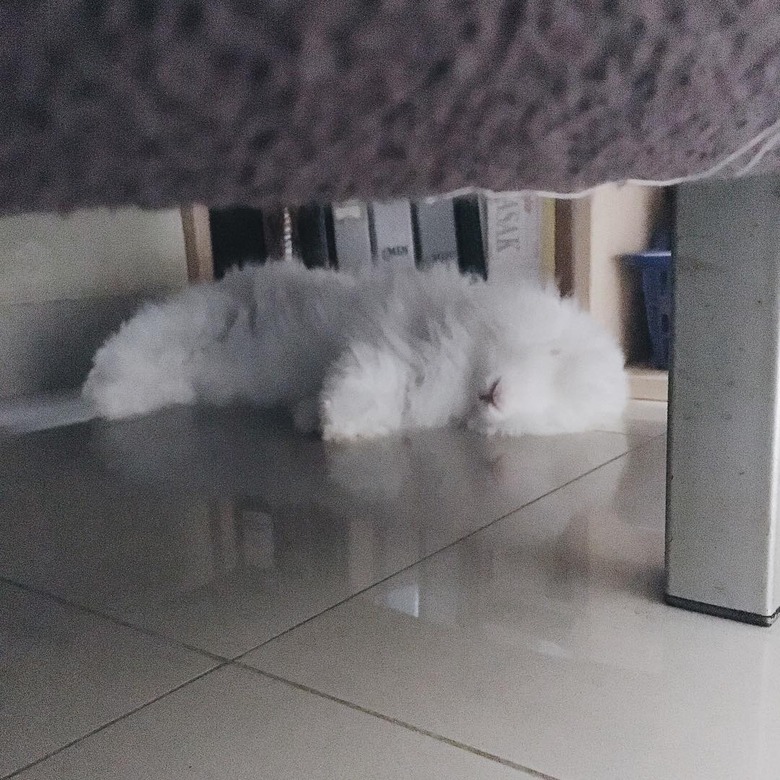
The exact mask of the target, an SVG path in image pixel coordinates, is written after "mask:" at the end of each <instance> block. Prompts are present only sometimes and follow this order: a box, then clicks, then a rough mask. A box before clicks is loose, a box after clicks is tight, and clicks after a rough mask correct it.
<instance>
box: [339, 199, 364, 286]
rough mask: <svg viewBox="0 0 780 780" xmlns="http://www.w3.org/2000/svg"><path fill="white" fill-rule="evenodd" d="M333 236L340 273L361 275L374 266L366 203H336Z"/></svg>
mask: <svg viewBox="0 0 780 780" xmlns="http://www.w3.org/2000/svg"><path fill="white" fill-rule="evenodd" d="M333 234H334V238H335V244H336V265H337V267H338V269H339V271H345V272H347V273H352V274H359V273H362V272H364V271H366V270H368V269H369V268H370V267H371V266H372V264H373V262H372V259H371V230H370V227H369V221H368V206H367V205H366V204H365V203H363V202H362V201H359V200H349V201H344V202H343V203H334V204H333Z"/></svg>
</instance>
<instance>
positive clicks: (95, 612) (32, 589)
mask: <svg viewBox="0 0 780 780" xmlns="http://www.w3.org/2000/svg"><path fill="white" fill-rule="evenodd" d="M602 433H613V434H615V435H616V436H623V437H625V438H627V437H628V436H629V435H630V434H625V433H618V432H617V431H602ZM664 435H665V434H664V433H659V434H655V435H654V436H650V437H643V438H642V439H641V440H640V441H637V443H636V444H635V445H633V446H631V447H629V448H628V449H627V450H626V451H625V452H622V453H621V454H620V455H616V456H614V457H613V458H610V459H609V460H606V461H604V462H603V463H600V464H599V465H598V466H594V467H593V468H591V469H588V471H585V472H583V473H582V474H579V475H578V476H576V477H573V478H572V479H570V480H568V481H567V482H564V483H563V484H562V485H558V486H557V487H555V488H553V489H552V490H548V491H547V492H546V493H544V494H543V495H541V496H537V497H536V498H534V499H531V500H530V501H527V502H526V503H524V504H521V505H520V506H518V507H515V508H514V509H510V510H508V511H507V512H505V513H504V514H502V515H501V516H499V517H497V518H495V519H494V520H491V521H490V522H489V523H487V524H486V525H483V526H480V527H479V528H475V529H474V530H473V531H470V532H469V533H468V534H466V535H465V536H461V537H459V538H457V539H455V540H454V541H452V542H449V543H448V544H446V545H444V546H443V547H441V548H439V549H437V550H433V551H432V552H430V553H428V554H427V555H424V556H423V557H422V558H420V559H419V560H417V561H413V562H412V563H409V564H407V565H406V566H403V567H401V568H400V569H398V570H397V571H394V572H391V573H390V574H388V575H386V576H385V577H382V578H381V579H379V580H377V581H376V582H372V583H370V584H369V585H366V586H365V587H364V588H361V589H360V590H358V591H356V592H355V593H351V594H349V595H348V596H345V597H344V598H343V599H340V600H339V601H337V602H336V603H335V604H331V605H330V606H329V607H325V609H323V610H321V611H320V612H317V613H316V614H315V615H311V616H310V617H308V618H305V619H304V620H302V621H300V622H299V623H296V624H295V625H294V626H291V627H290V628H286V629H284V631H281V632H279V633H278V634H275V635H274V636H272V637H270V638H269V639H266V640H264V641H262V642H260V643H259V644H257V645H254V646H253V647H250V648H249V649H248V650H244V651H243V652H241V653H239V654H238V655H235V656H222V655H219V654H218V653H213V652H211V651H210V650H205V649H203V648H201V647H197V646H195V645H190V644H188V643H187V642H182V641H181V640H178V639H174V638H172V637H169V636H166V635H165V634H161V633H159V632H157V631H154V630H153V629H151V628H147V627H146V626H142V625H138V624H136V623H131V622H130V621H129V620H127V619H125V618H122V617H119V616H118V615H113V614H111V613H110V612H103V611H101V610H99V609H96V608H95V607H90V606H88V605H86V604H81V603H79V602H76V601H71V600H70V599H67V598H65V597H64V596H60V595H59V594H57V593H54V592H52V591H49V590H46V589H44V588H41V587H37V586H34V585H29V584H27V583H24V582H20V581H18V580H15V579H13V578H11V577H6V576H4V575H2V574H0V582H5V583H7V584H8V585H12V586H14V587H16V588H19V589H21V590H24V591H27V592H29V593H32V594H34V595H36V596H39V597H41V598H45V599H51V600H52V601H54V602H56V603H57V604H60V605H62V606H65V607H70V608H71V609H76V610H79V611H81V612H83V613H85V614H88V615H92V616H93V617H95V618H99V619H102V620H106V621H108V622H110V623H113V624H115V625H118V626H121V627H123V628H128V629H130V630H132V631H137V632H138V633H141V634H144V635H146V636H149V637H153V638H155V639H159V640H162V641H164V642H166V643H168V644H170V645H172V646H177V647H181V648H184V649H185V650H188V651H190V652H193V653H198V654H199V655H202V656H205V657H207V658H210V659H211V660H213V661H216V662H218V663H219V664H225V663H230V662H232V661H239V660H240V659H242V658H244V657H245V656H247V655H249V654H250V653H253V652H255V650H259V649H260V648H261V647H264V646H265V645H267V644H268V643H269V642H273V641H275V640H276V639H279V638H281V637H283V636H284V635H285V634H288V633H289V632H290V631H294V630H296V629H298V628H300V627H301V626H304V625H306V623H309V622H310V621H312V620H316V619H317V618H318V617H321V616H322V615H324V614H326V613H327V612H330V611H331V610H332V609H336V608H337V607H340V606H341V605H342V604H345V603H346V602H347V601H349V600H350V599H353V598H355V597H356V596H360V595H362V594H363V593H365V592H367V591H369V590H371V589H372V588H375V587H377V586H378V585H382V584H384V583H385V582H387V581H388V580H390V579H392V578H393V577H397V576H398V575H399V574H403V573H404V572H406V571H408V570H409V569H411V568H412V567H414V566H416V565H417V564H419V563H424V562H425V561H427V560H428V559H429V558H432V557H433V556H434V555H438V554H439V553H440V552H444V551H445V550H448V549H450V548H451V547H453V546H455V545H456V544H459V543H460V542H463V541H465V540H467V539H469V538H471V537H472V536H474V535H475V534H478V533H480V532H481V531H484V530H486V529H488V528H490V527H491V526H493V525H494V524H495V523H499V522H501V521H502V520H506V518H508V517H509V516H510V515H513V514H515V512H520V511H521V510H523V509H526V508H527V507H530V506H533V505H534V504H535V503H537V502H538V501H541V500H542V499H545V498H547V497H549V496H551V495H552V494H553V493H555V492H557V491H558V490H562V489H563V488H565V487H568V486H569V485H571V484H573V483H574V482H577V481H578V480H580V479H582V478H584V477H587V476H588V475H590V474H592V473H593V472H595V471H598V469H600V468H603V467H604V466H608V465H609V464H610V463H614V462H615V461H616V460H619V459H620V458H623V457H625V456H626V455H628V453H630V452H633V451H634V450H637V449H640V448H641V447H644V446H645V445H647V444H650V443H651V442H653V441H656V440H657V439H660V438H661V437H663V436H664ZM0 780H6V778H0Z"/></svg>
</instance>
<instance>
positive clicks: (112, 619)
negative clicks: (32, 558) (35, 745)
mask: <svg viewBox="0 0 780 780" xmlns="http://www.w3.org/2000/svg"><path fill="white" fill-rule="evenodd" d="M0 582H4V583H6V584H7V585H11V586H13V587H15V588H19V590H23V591H25V592H27V593H32V594H33V595H34V596H38V597H39V598H43V599H48V600H50V601H53V602H55V603H56V604H59V605H60V606H62V607H69V608H71V609H75V610H78V611H79V612H83V613H84V614H86V615H91V616H92V617H94V618H98V619H100V620H105V621H107V622H108V623H112V624H113V625H116V626H120V627H121V628H127V629H129V630H130V631H134V632H136V633H138V634H143V635H144V636H148V637H152V638H154V639H159V640H161V641H163V642H165V643H166V644H168V645H171V646H173V647H176V648H179V649H184V650H188V651H189V652H191V653H196V654H198V655H201V656H204V657H206V658H208V659H210V660H212V661H216V662H217V663H219V664H226V663H229V662H230V661H231V660H232V659H231V658H229V657H227V656H222V655H218V654H217V653H212V652H211V651H209V650H204V649H203V648H200V647H195V646H194V645H190V644H187V643H186V642H182V641H181V640H179V639H172V638H171V637H168V636H165V634H160V633H158V632H157V631H153V630H152V629H150V628H146V627H144V626H138V625H136V624H135V623H130V622H129V621H127V620H125V619H124V618H121V617H118V616H117V615H112V614H111V613H110V612H102V611H100V610H99V609H95V608H94V607H90V606H88V605H86V604H79V603H78V602H75V601H70V600H69V599H66V598H65V597H64V596H60V595H58V594H57V593H52V592H51V591H48V590H45V589H43V588H39V587H37V586H35V585H28V584H27V583H24V582H19V581H18V580H15V579H12V578H11V577H4V576H2V575H0ZM0 780H5V778H0Z"/></svg>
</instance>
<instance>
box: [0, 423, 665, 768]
mask: <svg viewBox="0 0 780 780" xmlns="http://www.w3.org/2000/svg"><path fill="white" fill-rule="evenodd" d="M619 435H624V434H619ZM663 436H664V434H663V433H661V434H657V435H655V436H651V437H646V438H643V440H641V441H639V442H637V443H636V444H635V445H634V446H631V447H629V448H628V449H626V451H625V452H622V453H620V454H619V455H616V456H614V457H612V458H609V459H608V460H606V461H604V462H603V463H600V464H599V465H598V466H594V467H593V468H591V469H588V470H587V471H585V472H583V473H582V474H579V475H578V476H576V477H574V478H572V479H570V480H568V481H567V482H564V483H563V484H562V485H559V486H557V487H555V488H553V489H552V490H549V491H547V492H546V493H544V494H543V495H541V496H538V497H537V498H535V499H532V500H531V501H528V502H526V503H525V504H522V505H521V506H519V507H517V508H515V509H512V510H510V511H508V512H506V513H504V514H503V515H501V516H500V517H498V518H496V519H495V520H492V521H490V522H489V523H487V524H486V525H484V526H481V527H480V528H477V529H474V530H473V531H471V532H469V533H468V534H465V535H464V536H462V537H460V538H458V539H456V540H454V541H452V542H450V543H449V544H447V545H444V546H443V547H441V548H440V549H438V550H434V551H433V552H431V553H428V554H427V555H425V556H423V557H422V558H420V559H419V560H418V561H415V562H413V563H410V564H409V565H407V566H404V567H402V568H401V569H399V570H398V571H396V572H393V573H392V574H389V575H387V576H386V577H383V578H382V579H380V580H378V581H377V582H374V583H372V584H371V585H368V586H366V587H365V588H362V589H361V590H359V591H357V592H356V593H353V594H351V595H350V596H347V597H345V598H344V599H341V600H340V601H339V602H337V603H336V604H333V605H331V606H330V607H327V608H326V609H324V610H322V611H321V612H319V613H317V614H316V615H313V616H311V617H309V618H307V619H306V620H303V621H301V622H300V623H297V624H296V625H295V626H292V627H291V628H288V629H285V630H284V631H282V632H280V633H279V634H277V635H275V636H274V637H271V638H270V639H268V640H266V641H264V642H261V643H260V644H258V645H256V646H255V647H253V648H250V649H249V650H247V651H245V652H243V653H241V654H239V655H237V656H235V657H234V658H232V659H230V658H227V657H224V656H220V655H217V654H216V653H211V652H210V651H207V650H203V649H202V648H198V647H194V646H192V645H189V644H187V643H185V642H181V641H179V640H176V639H172V638H170V637H167V636H165V635H163V634H159V633H157V632H155V631H152V630H151V629H148V628H145V627H142V626H137V625H135V624H133V623H130V622H128V621H127V620H124V619H122V618H119V617H117V616H114V615H111V614H108V613H103V612H101V611H99V610H97V609H95V608H93V607H89V606H86V605H83V604H78V603H75V602H72V601H70V600H68V599H66V598H64V597H62V596H59V595H58V594H55V593H51V592H49V591H46V590H44V589H41V588H38V587H35V586H32V585H28V584H25V583H21V582H17V581H16V580H13V579H11V578H9V577H5V576H2V575H0V582H5V583H6V584H8V585H11V586H13V587H16V588H19V589H20V590H23V591H25V592H29V593H32V594H33V595H36V596H38V597H40V598H44V599H49V600H51V601H53V602H55V603H57V604H60V605H61V606H65V607H69V608H71V609H76V610H78V611H79V612H82V613H84V614H88V615H91V616H92V617H95V618H98V619H101V620H105V621H107V622H109V623H112V624H115V625H118V626H121V627H123V628H127V629H129V630H131V631H136V632H138V633H140V634H143V635H146V636H150V637H153V638H155V639H159V640H162V641H164V642H166V643H168V644H169V645H171V646H176V647H181V648H184V649H186V650H188V651H190V652H193V653H196V654H199V655H201V656H204V657H207V658H209V659H211V660H212V661H215V662H216V664H215V665H214V666H213V667H211V668H210V669H207V670H206V671H204V672H201V673H200V674H197V675H195V676H194V677H191V678H190V679H188V680H185V681H184V682H183V683H180V684H179V685H176V686H174V687H173V688H171V689H169V690H168V691H165V692H163V693H161V694H160V695H159V696H156V697H154V698H152V699H150V700H149V701H146V702H144V703H143V704H140V705H138V706H136V707H134V708H132V709H130V710H128V711H127V712H125V713H123V714H121V715H119V716H117V717H115V718H113V719H111V720H109V721H107V722H106V723H104V724H102V725H100V726H97V727H96V728H94V729H92V730H91V731H89V732H87V733H85V734H82V735H81V736H79V737H77V738H76V739H73V740H71V741H70V742H68V743H66V744H65V745H61V746H60V747H58V748H56V749H55V750H52V751H50V752H49V753H47V754H45V755H43V756H41V757H40V758H37V759H35V760H34V761H32V762H30V763H28V764H26V765H25V766H23V767H21V768H19V769H16V770H14V771H13V772H11V773H10V774H7V775H4V776H2V777H0V780H11V778H14V777H17V776H19V775H20V774H22V773H23V772H26V771H27V770H29V769H31V768H33V767H35V766H37V765H38V764H41V763H42V762H44V761H47V760H49V759H51V758H52V757H54V756H56V755H58V754H59V753H61V752H63V751H65V750H68V749H69V748H71V747H74V746H75V745H77V744H79V743H80V742H82V741H84V740H86V739H89V738H90V737H92V736H94V735H95V734H98V733H100V732H101V731H104V730H105V729H107V728H110V727H111V726H113V725H115V724H116V723H119V722H120V721H122V720H124V719H125V718H128V717H130V716H132V715H134V714H136V713H137V712H140V711H141V710H143V709H146V708H147V707H149V706H150V705H153V704H155V703H156V702H158V701H160V700H162V699H164V698H166V697H168V696H170V695H171V694H173V693H175V692H177V691H179V690H181V689H182V688H185V687H187V686H188V685H191V684H192V683H194V682H197V681H198V680H201V679H202V678H204V677H206V676H208V675H210V674H212V673H213V672H216V671H217V670H219V669H223V668H225V667H229V666H234V667H237V668H240V669H243V670H245V671H250V672H253V673H255V674H258V675H261V676H263V677H266V678H268V679H272V680H276V681H277V682H279V683H282V684H285V685H288V686H290V687H293V688H296V689H298V690H301V691H303V692H306V693H309V694H311V695H315V696H318V697H321V698H324V699H327V700H330V701H333V702H334V703H337V704H341V705H342V706H345V707H348V708H350V709H353V710H355V711H358V712H362V713H364V714H366V715H370V716H372V717H375V718H378V719H380V720H383V721H386V722H388V723H391V724H393V725H396V726H398V727H400V728H404V729H406V730H408V731H411V732H412V733H416V734H419V735H421V736H426V737H429V738H431V739H434V740H437V741H439V742H442V743H444V744H448V745H450V746H452V747H455V748H457V749H460V750H464V751H466V752H469V753H472V754H473V755H476V756H479V757H481V758H485V759H486V760H489V761H492V762H495V763H498V764H501V765H503V766H506V767H508V768H511V769H514V770H517V771H523V772H526V773H529V774H531V775H532V776H533V777H536V778H538V779H539V780H558V779H557V778H555V777H554V776H552V775H548V774H545V773H543V772H539V771H538V770H535V769H532V768H530V767H525V766H523V765H521V764H517V763H515V762H513V761H510V760H509V759H504V758H501V757H500V756H497V755H495V754H492V753H489V752H487V751H483V750H480V749H479V748H475V747H472V746H470V745H467V744H465V743H461V742H458V741H457V740H454V739H451V738H449V737H446V736H443V735H440V734H436V733H435V732H432V731H428V730H427V729H423V728H419V727H417V726H415V725H413V724H411V723H406V722H405V721H402V720H399V719H397V718H393V717H391V716H389V715H384V714H383V713H380V712H376V711H374V710H370V709H368V708H366V707H362V706H361V705H359V704H355V703H353V702H349V701H347V700H345V699H340V698H338V697H336V696H333V695H331V694H328V693H325V692H323V691H318V690H316V689H314V688H310V687H309V686H306V685H303V684H301V683H296V682H294V681H292V680H287V679H285V678H284V677H279V676H277V675H274V674H272V673H270V672H266V671H263V670H260V669H257V668H255V667H252V666H249V665H247V664H245V663H242V662H241V660H240V659H242V658H244V657H245V656H247V655H248V654H249V653H252V652H254V651H255V650H258V649H260V648H261V647H263V646H265V645H267V644H268V643H270V642H273V641H275V640H276V639H279V638H280V637H282V636H284V635H285V634H288V633H289V632H291V631H294V630H296V629H297V628H300V627H301V626H303V625H305V624H306V623H309V622H311V621H313V620H315V619H317V618H319V617H321V616H322V615H324V614H326V613H327V612H330V611H331V610H333V609H336V608H337V607H339V606H341V605H343V604H345V603H346V602H347V601H350V600H351V599H353V598H355V597H356V596H359V595H361V594H363V593H365V592H366V591H368V590H371V589H372V588H374V587H377V586H378V585H381V584H383V583H385V582H387V581H388V580H390V579H392V578H393V577H396V576H398V575H399V574H402V573H403V572H405V571H407V570H409V569H411V568H413V567H414V566H416V565H418V564H420V563H423V562H425V561H427V560H428V559H429V558H432V557H433V556H435V555H438V554H439V553H440V552H444V551H445V550H448V549H450V548H451V547H453V546H455V545H457V544H459V543H460V542H463V541H465V540H467V539H469V538H471V537H472V536H474V535H476V534H478V533H481V532H482V531H484V530H487V529H488V528H490V527H491V526H493V525H495V524H496V523H499V522H501V521H502V520H505V519H507V518H508V517H509V516H511V515H513V514H515V513H516V512H519V511H521V510H523V509H525V508H527V507H530V506H532V505H534V504H536V503H537V502H539V501H541V500H543V499H544V498H547V497H549V496H550V495H552V494H553V493H556V492H557V491H558V490H562V489H564V488H566V487H568V486H569V485H571V484H573V483H575V482H577V481H579V480H580V479H583V478H585V477H587V476H589V475H590V474H592V473H594V472H595V471H598V470H599V469H601V468H604V467H605V466H608V465H610V464H611V463H614V462H615V461H618V460H620V459H621V458H623V457H626V456H627V455H628V454H629V453H630V452H633V451H635V450H637V449H641V448H643V447H644V446H646V445H648V444H650V443H652V442H654V441H656V440H657V439H660V438H662V437H663Z"/></svg>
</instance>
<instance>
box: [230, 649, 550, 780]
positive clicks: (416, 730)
mask: <svg viewBox="0 0 780 780" xmlns="http://www.w3.org/2000/svg"><path fill="white" fill-rule="evenodd" d="M231 666H234V667H237V668H239V669H243V670H244V671H247V672H252V673H253V674H257V675H260V676H261V677H265V678H268V679H269V680H274V681H275V682H278V683H282V684H284V685H287V686H289V687H291V688H294V689H295V690H298V691H301V692H303V693H307V694H310V695H312V696H317V697H318V698H321V699H325V700H326V701H329V702H332V703H334V704H338V705H340V706H343V707H347V708H348V709H350V710H354V711H356V712H359V713H361V714H363V715H368V716H370V717H372V718H376V719H378V720H381V721H384V722H385V723H389V724H391V725H393V726H397V727H399V728H402V729H405V730H406V731H410V732H412V733H413V734H417V735H418V736H422V737H426V738H428V739H433V740H435V741H436V742H441V743H443V744H445V745H449V746H450V747H453V748H457V749H458V750H462V751H465V752H466V753H470V754H472V755H474V756H477V757H479V758H482V759H485V760H488V761H491V762H493V763H496V764H500V765H501V766H504V767H507V768H509V769H513V770H515V771H518V772H525V773H526V774H528V775H530V776H531V777H533V778H536V780H559V778H556V777H554V776H553V775H549V774H546V773H545V772H540V771H539V770H538V769H533V768H531V767H527V766H524V765H523V764H519V763H517V762H516V761H512V760H511V759H508V758H503V757H502V756H499V755H496V754H495V753H491V752H489V751H487V750H482V749H481V748H478V747H474V746H473V745H469V744H467V743H465V742H461V741H460V740H457V739H453V738H452V737H447V736H445V735H443V734H438V733H437V732H435V731H431V730H430V729H426V728H423V727H421V726H416V725H415V724H414V723H410V722H409V721H405V720H401V719H400V718H396V717H394V716H392V715H387V714H385V713H383V712H379V711H378V710H373V709H371V708H369V707H364V706H363V705H362V704H358V703H356V702H352V701H349V700H348V699H343V698H341V697H340V696H334V695H333V694H330V693H327V692H325V691H321V690H319V689H317V688H313V687H311V686H309V685H305V684H303V683H299V682H296V681H295V680H290V679H289V678H287V677H283V676H281V675H278V674H274V673H273V672H268V671H265V670H263V669H258V668H257V667H254V666H249V665H248V664H245V663H241V662H240V661H235V662H233V663H232V664H231Z"/></svg>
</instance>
